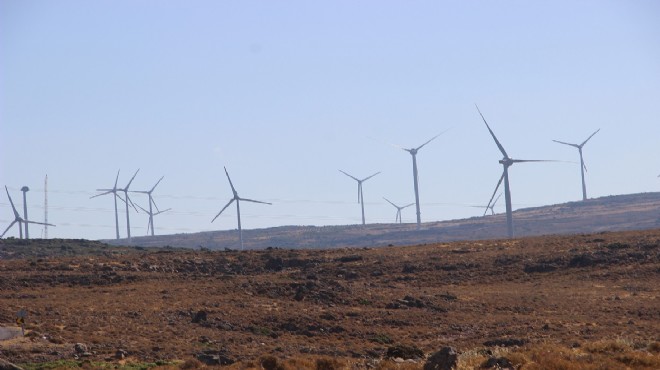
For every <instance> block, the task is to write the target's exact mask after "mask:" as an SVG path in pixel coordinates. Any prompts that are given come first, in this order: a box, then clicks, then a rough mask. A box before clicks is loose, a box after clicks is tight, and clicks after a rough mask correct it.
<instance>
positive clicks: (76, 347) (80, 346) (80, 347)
mask: <svg viewBox="0 0 660 370" xmlns="http://www.w3.org/2000/svg"><path fill="white" fill-rule="evenodd" d="M73 350H74V351H76V353H77V354H83V353H85V352H87V346H86V345H85V344H83V343H76V344H75V345H74V346H73Z"/></svg>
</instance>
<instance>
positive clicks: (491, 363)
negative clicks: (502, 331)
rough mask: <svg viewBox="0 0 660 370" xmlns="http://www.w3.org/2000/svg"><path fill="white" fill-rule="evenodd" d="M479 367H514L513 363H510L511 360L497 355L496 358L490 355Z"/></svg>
mask: <svg viewBox="0 0 660 370" xmlns="http://www.w3.org/2000/svg"><path fill="white" fill-rule="evenodd" d="M481 368H482V369H491V368H495V369H501V370H513V369H515V368H514V367H513V364H512V363H511V361H510V360H509V359H508V358H506V357H497V358H495V357H491V358H489V359H488V360H486V362H484V363H483V364H482V365H481Z"/></svg>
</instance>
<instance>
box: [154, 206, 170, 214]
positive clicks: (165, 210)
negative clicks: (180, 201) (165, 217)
mask: <svg viewBox="0 0 660 370" xmlns="http://www.w3.org/2000/svg"><path fill="white" fill-rule="evenodd" d="M171 210H172V208H168V209H164V210H162V211H158V212H156V213H154V216H156V215H159V214H161V213H163V212H167V211H171Z"/></svg>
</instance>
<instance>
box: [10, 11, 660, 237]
mask: <svg viewBox="0 0 660 370" xmlns="http://www.w3.org/2000/svg"><path fill="white" fill-rule="evenodd" d="M659 102H660V3H659V2H657V1H655V0H647V1H641V0H631V1H609V0H592V1H589V0H585V1H574V0H566V1H564V0H558V1H545V2H540V1H534V2H530V1H513V0H507V1H372V0H365V1H277V2H275V1H249V0H248V1H194V2H191V1H155V0H154V1H147V0H139V1H135V0H131V1H123V0H118V1H116V0H115V1H103V0H101V1H82V0H76V1H72V0H63V1H33V0H0V184H1V185H5V186H7V188H8V189H9V193H10V195H11V197H12V199H13V201H14V203H15V204H16V207H17V208H18V209H19V210H20V213H21V214H22V213H23V211H22V208H23V201H22V193H21V191H20V189H21V187H23V186H28V187H29V188H30V191H29V192H27V194H26V195H27V203H28V216H29V217H28V218H29V219H31V220H35V221H40V222H43V220H44V195H45V192H44V178H45V176H46V175H48V221H49V222H51V223H53V224H55V225H57V226H56V227H50V228H49V229H48V237H50V238H88V239H106V238H107V239H109V238H114V236H115V221H114V214H113V213H114V203H113V199H112V196H111V195H106V196H101V197H97V198H93V199H90V197H92V196H93V195H95V194H98V192H97V191H96V189H102V188H111V187H112V186H113V185H114V181H115V176H116V175H117V171H120V174H119V183H118V186H119V187H123V186H125V185H126V184H127V183H128V181H129V180H130V178H131V176H132V175H133V173H135V171H136V170H138V169H139V173H138V174H137V176H136V177H135V180H134V181H133V183H132V185H131V190H148V189H150V188H151V187H152V186H153V185H154V184H155V183H156V182H157V181H158V179H159V178H160V177H161V176H164V179H163V181H162V182H161V183H160V184H159V185H158V187H157V188H156V190H155V191H154V193H153V195H154V199H155V201H156V203H157V205H158V207H159V208H160V209H166V208H171V209H172V210H171V211H168V212H165V213H162V214H160V215H158V216H156V217H155V219H154V223H155V229H156V233H157V234H175V233H192V232H199V231H211V230H232V229H235V228H236V227H237V224H236V208H235V207H234V206H233V205H232V206H231V207H230V208H228V209H227V210H225V211H224V212H223V214H222V215H220V217H218V218H217V219H216V220H215V221H214V222H213V223H212V222H211V220H212V219H213V217H215V215H216V214H217V213H218V212H219V211H220V209H222V207H223V206H224V205H225V204H226V203H227V202H228V201H229V200H230V199H231V197H232V192H231V188H230V187H229V184H228V181H227V178H226V176H225V173H224V170H223V167H225V166H226V168H227V170H228V171H229V174H230V176H231V178H232V181H233V183H234V185H235V187H236V190H237V191H238V193H239V195H240V196H241V197H245V198H250V199H256V200H260V201H265V202H271V203H273V204H272V205H264V204H252V203H241V219H242V224H243V228H244V229H255V228H267V227H275V226H283V225H318V226H321V225H347V224H357V223H360V222H361V214H360V205H359V204H358V203H357V183H356V182H355V181H354V180H352V179H350V178H349V177H347V176H345V175H343V174H342V173H340V172H339V171H338V170H340V169H341V170H343V171H345V172H347V173H349V174H351V175H353V176H355V177H358V178H364V177H367V176H369V175H371V174H373V173H375V172H378V171H381V173H380V174H379V175H377V176H375V177H373V178H371V179H370V180H368V181H366V182H365V183H364V185H363V189H364V190H363V191H364V199H365V213H366V220H367V222H368V223H388V222H393V221H394V218H395V215H396V209H395V208H394V207H393V206H391V205H390V204H388V203H387V202H386V201H385V200H383V197H387V198H388V199H390V200H391V201H393V202H394V203H397V204H407V203H411V202H414V192H413V176H412V161H411V156H410V154H408V153H407V152H405V151H403V150H401V149H400V148H397V147H396V146H400V147H405V148H411V147H417V146H419V145H421V144H422V143H424V142H425V141H427V140H428V139H430V138H431V137H433V136H435V135H437V134H438V133H441V132H444V133H443V134H442V135H441V136H439V137H438V138H437V139H435V140H434V141H432V142H431V143H429V144H428V145H427V146H425V147H424V148H422V149H421V150H420V152H419V154H418V156H417V160H418V166H419V181H420V190H419V192H420V200H421V217H422V221H423V222H430V221H442V220H452V219H459V218H468V217H473V216H479V215H481V214H482V213H483V209H480V208H475V207H473V206H482V207H485V205H486V203H487V202H488V200H489V198H490V197H491V194H492V192H493V190H494V188H495V185H496V183H497V181H498V179H499V177H500V175H501V173H502V166H501V165H500V164H499V163H498V160H499V159H501V157H502V155H501V153H500V152H499V150H498V148H497V146H496V145H495V143H494V141H493V140H492V138H491V137H490V135H489V133H488V131H487V129H486V127H485V125H484V123H483V121H482V120H481V117H480V116H479V114H478V112H477V110H476V108H475V104H477V105H478V106H479V108H480V109H481V111H482V113H483V114H484V116H485V118H486V119H487V120H488V123H489V125H490V126H491V128H492V129H493V131H494V133H495V134H496V135H497V137H498V139H499V141H500V142H501V143H502V145H503V146H504V148H505V149H506V150H507V152H508V154H509V155H510V156H511V157H513V158H516V159H552V160H559V161H562V162H553V163H521V164H515V165H514V166H513V167H512V168H511V169H510V180H511V193H512V202H513V207H514V209H518V208H525V207H533V206H542V205H549V204H557V203H564V202H569V201H576V200H580V199H581V196H582V193H581V183H580V167H579V165H578V162H579V156H578V152H577V150H576V149H574V148H570V147H567V146H564V145H560V144H557V143H554V142H552V140H553V139H555V140H561V141H567V142H572V143H580V142H582V141H583V140H585V139H586V138H587V137H588V136H589V135H591V134H592V133H593V132H594V131H596V130H597V129H600V130H601V131H600V132H599V133H598V134H596V135H595V136H594V137H593V138H592V139H591V140H590V141H589V142H588V143H587V144H586V146H585V147H584V158H585V162H586V165H587V169H588V172H587V174H586V177H587V178H586V181H587V192H588V196H589V197H602V196H608V195H617V194H630V193H639V192H655V191H660V178H658V175H659V174H660V145H659V144H660V121H659V118H658V117H660V103H659ZM131 199H132V200H133V201H134V202H135V203H137V204H139V205H141V206H142V207H145V208H146V207H147V198H146V196H143V195H142V194H133V195H132V196H131ZM503 203H504V202H503V201H501V200H500V202H499V203H498V204H497V205H496V207H495V211H496V212H504V205H503ZM12 220H13V214H12V210H11V207H10V204H9V201H8V199H7V197H6V194H2V196H0V228H1V229H2V230H4V229H5V228H6V227H7V226H8V225H9V223H11V221H12ZM147 220H148V216H147V215H146V214H145V213H144V212H140V213H136V212H135V211H131V214H130V222H131V234H132V235H133V236H139V235H145V234H146V233H147ZM403 221H404V222H414V221H415V211H414V207H410V208H406V209H405V210H403ZM119 227H120V233H121V236H122V237H125V236H126V220H125V210H124V208H123V204H122V203H121V202H120V222H119ZM30 234H31V237H41V236H43V235H44V230H43V227H42V226H40V225H31V227H30ZM8 236H18V228H17V227H16V226H14V227H13V228H12V229H10V230H9V231H8V232H7V234H6V235H5V237H8Z"/></svg>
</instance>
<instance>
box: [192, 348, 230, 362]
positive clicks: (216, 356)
mask: <svg viewBox="0 0 660 370" xmlns="http://www.w3.org/2000/svg"><path fill="white" fill-rule="evenodd" d="M197 359H198V360H199V361H201V362H203V363H204V364H206V365H231V364H233V363H234V362H236V361H234V360H233V359H231V358H229V356H228V355H227V353H226V352H225V351H222V350H221V351H204V352H202V353H199V354H198V355H197Z"/></svg>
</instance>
